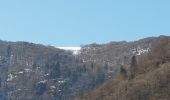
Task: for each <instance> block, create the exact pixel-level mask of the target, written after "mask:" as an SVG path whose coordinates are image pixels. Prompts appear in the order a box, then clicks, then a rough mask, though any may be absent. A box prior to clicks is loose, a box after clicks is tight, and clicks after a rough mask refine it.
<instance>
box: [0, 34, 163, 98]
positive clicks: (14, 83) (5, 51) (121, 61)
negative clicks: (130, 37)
mask: <svg viewBox="0 0 170 100" xmlns="http://www.w3.org/2000/svg"><path fill="white" fill-rule="evenodd" d="M160 38H164V36H161V37H159V38H155V37H152V38H146V39H142V40H139V41H135V42H125V41H122V42H111V43H108V44H101V45H98V44H90V45H85V46H82V49H81V50H80V51H79V53H78V54H76V55H75V54H73V52H71V51H65V50H62V49H58V48H54V47H52V46H43V45H38V44H33V43H27V42H7V41H0V72H1V73H0V100H72V99H73V98H74V97H76V96H78V95H81V94H82V93H85V92H87V91H91V90H92V89H94V88H95V87H96V86H99V85H101V84H102V83H103V82H105V81H107V80H109V79H112V78H115V76H116V74H117V73H118V72H119V69H120V67H121V66H122V65H127V64H129V63H130V61H131V60H130V59H131V58H132V56H134V55H137V56H138V57H139V58H140V57H141V56H143V55H146V54H147V53H148V52H149V51H150V48H151V47H152V44H153V43H154V42H156V41H157V40H159V39H160ZM89 100H90V99H89Z"/></svg>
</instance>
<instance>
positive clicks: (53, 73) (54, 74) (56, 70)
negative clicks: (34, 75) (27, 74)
mask: <svg viewBox="0 0 170 100" xmlns="http://www.w3.org/2000/svg"><path fill="white" fill-rule="evenodd" d="M60 75H61V73H60V63H59V62H57V64H55V65H52V71H51V77H52V78H54V79H57V78H60Z"/></svg>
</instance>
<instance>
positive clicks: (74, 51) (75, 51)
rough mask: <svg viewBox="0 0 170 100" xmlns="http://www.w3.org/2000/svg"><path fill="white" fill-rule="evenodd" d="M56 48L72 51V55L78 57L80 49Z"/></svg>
mask: <svg viewBox="0 0 170 100" xmlns="http://www.w3.org/2000/svg"><path fill="white" fill-rule="evenodd" d="M57 48H59V49H64V50H69V51H72V52H73V54H74V55H78V54H79V53H80V50H81V47H57Z"/></svg>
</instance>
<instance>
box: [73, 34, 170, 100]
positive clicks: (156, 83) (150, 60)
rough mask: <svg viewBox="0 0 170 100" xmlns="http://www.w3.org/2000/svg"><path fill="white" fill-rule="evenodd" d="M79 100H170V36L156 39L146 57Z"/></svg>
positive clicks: (138, 59)
mask: <svg viewBox="0 0 170 100" xmlns="http://www.w3.org/2000/svg"><path fill="white" fill-rule="evenodd" d="M76 100H170V37H164V36H161V37H159V38H157V39H156V41H155V42H154V43H153V44H152V46H151V48H150V50H149V52H148V53H147V54H145V55H142V56H136V55H134V56H133V57H132V59H131V62H130V63H129V64H123V65H122V66H121V67H120V71H119V74H118V75H117V77H116V78H114V79H111V80H108V81H107V82H105V83H104V84H103V85H101V86H99V87H97V88H96V89H94V90H93V91H92V92H89V93H86V94H84V95H82V96H80V97H79V98H77V99H76Z"/></svg>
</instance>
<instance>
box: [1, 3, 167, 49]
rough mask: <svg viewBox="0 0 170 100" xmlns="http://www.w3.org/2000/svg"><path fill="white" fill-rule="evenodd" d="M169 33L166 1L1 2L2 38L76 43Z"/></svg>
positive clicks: (47, 42) (65, 44)
mask: <svg viewBox="0 0 170 100" xmlns="http://www.w3.org/2000/svg"><path fill="white" fill-rule="evenodd" d="M161 34H162V35H170V0H0V39H2V40H9V41H29V42H34V43H41V44H45V45H47V44H50V45H55V46H78V45H80V44H88V43H93V42H96V43H106V42H110V41H120V40H127V41H129V40H137V39H139V38H143V37H147V36H158V35H161Z"/></svg>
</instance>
